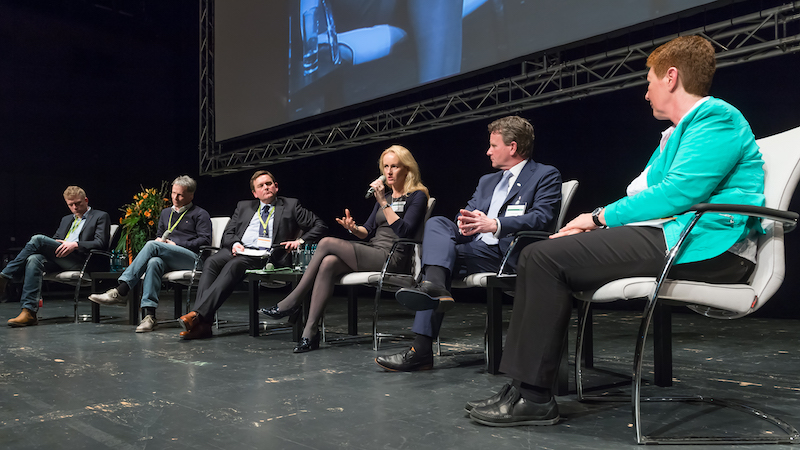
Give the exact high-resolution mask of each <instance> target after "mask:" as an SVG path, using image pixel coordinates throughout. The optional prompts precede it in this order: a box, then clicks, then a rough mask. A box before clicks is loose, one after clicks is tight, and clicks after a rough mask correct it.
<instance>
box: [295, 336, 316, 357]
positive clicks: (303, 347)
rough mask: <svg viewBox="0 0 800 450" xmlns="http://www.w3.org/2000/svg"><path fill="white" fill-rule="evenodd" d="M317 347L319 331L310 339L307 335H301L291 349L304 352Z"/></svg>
mask: <svg viewBox="0 0 800 450" xmlns="http://www.w3.org/2000/svg"><path fill="white" fill-rule="evenodd" d="M318 348H319V331H317V334H315V335H314V336H312V337H311V338H310V339H309V338H307V337H301V338H300V340H299V341H297V345H296V346H295V347H294V350H292V351H293V352H294V353H305V352H310V351H311V350H316V349H318Z"/></svg>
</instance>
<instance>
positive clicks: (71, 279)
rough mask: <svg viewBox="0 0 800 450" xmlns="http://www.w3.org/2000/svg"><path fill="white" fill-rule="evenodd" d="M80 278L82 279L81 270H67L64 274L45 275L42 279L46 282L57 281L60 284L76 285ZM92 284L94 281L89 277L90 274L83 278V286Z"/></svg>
mask: <svg viewBox="0 0 800 450" xmlns="http://www.w3.org/2000/svg"><path fill="white" fill-rule="evenodd" d="M80 277H81V271H80V270H65V271H63V272H48V273H45V274H44V276H43V277H42V279H43V280H45V281H56V282H58V283H66V284H72V285H74V284H75V283H77V282H78V280H79V279H80ZM91 282H92V279H91V278H90V277H89V274H88V273H87V274H84V276H83V284H84V285H87V284H89V283H91Z"/></svg>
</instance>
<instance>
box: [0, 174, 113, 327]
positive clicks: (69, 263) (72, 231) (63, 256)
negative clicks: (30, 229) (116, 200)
mask: <svg viewBox="0 0 800 450" xmlns="http://www.w3.org/2000/svg"><path fill="white" fill-rule="evenodd" d="M64 201H65V202H66V203H67V207H69V209H70V211H72V214H69V215H67V216H64V217H63V218H62V219H61V224H60V225H59V226H58V230H57V231H56V234H55V235H54V236H53V237H52V238H50V237H48V236H44V235H41V234H37V235H35V236H33V237H32V238H31V239H30V241H28V243H27V244H25V247H23V248H22V251H21V252H19V255H17V257H16V258H14V260H13V261H11V262H10V263H8V265H7V266H6V267H5V268H4V269H3V271H2V272H0V292H5V288H6V283H8V281H10V280H22V298H21V300H20V301H21V302H22V311H21V312H20V314H19V316H17V317H16V318H14V319H9V321H8V325H9V326H11V327H26V326H31V325H37V324H38V323H39V322H38V319H37V317H36V312H37V311H38V310H39V299H40V298H41V290H42V275H43V274H44V272H52V271H61V270H80V269H81V267H83V263H84V262H85V261H86V257H87V255H88V254H89V252H90V251H91V250H95V249H97V250H106V249H107V248H108V239H109V227H110V219H109V217H108V213H105V212H103V211H98V210H96V209H92V208H89V199H88V198H87V197H86V192H84V190H83V189H81V188H79V187H78V186H70V187H68V188H67V189H66V190H65V191H64Z"/></svg>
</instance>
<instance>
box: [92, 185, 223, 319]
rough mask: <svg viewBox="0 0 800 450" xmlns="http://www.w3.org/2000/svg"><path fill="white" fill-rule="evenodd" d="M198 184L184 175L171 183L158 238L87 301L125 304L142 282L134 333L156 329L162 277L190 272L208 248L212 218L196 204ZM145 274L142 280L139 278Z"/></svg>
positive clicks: (147, 244) (160, 221)
mask: <svg viewBox="0 0 800 450" xmlns="http://www.w3.org/2000/svg"><path fill="white" fill-rule="evenodd" d="M196 190H197V182H196V181H195V180H194V179H192V178H191V177H189V176H187V175H183V176H180V177H178V178H175V181H173V182H172V193H171V197H172V206H171V207H169V208H164V210H163V211H161V216H160V217H159V219H158V231H157V234H158V237H157V238H156V239H155V240H152V241H148V242H147V243H146V244H145V245H144V247H143V248H142V250H141V251H140V252H139V254H137V255H136V258H134V260H133V262H132V263H131V265H130V266H128V268H127V269H125V271H124V272H122V275H120V277H119V279H118V280H119V286H117V287H115V288H113V289H109V290H108V291H106V292H105V293H103V294H92V295H90V296H89V300H91V301H93V302H95V303H99V304H101V305H115V304H120V303H121V304H124V303H125V296H126V295H128V292H130V290H131V289H133V288H134V287H135V286H136V284H137V283H139V281H140V280H141V281H142V283H143V284H142V302H141V306H142V321H141V323H139V326H138V327H136V332H137V333H144V332H148V331H153V329H155V328H156V324H157V322H156V308H157V307H158V294H159V291H161V277H162V276H163V275H164V273H166V272H171V271H173V270H192V268H194V265H195V261H196V260H197V256H198V252H199V251H200V247H202V246H204V245H211V216H209V215H208V212H207V211H206V210H205V209H203V208H201V207H199V206H197V205H195V204H194V203H193V201H194V193H195V191H196ZM142 275H144V279H142Z"/></svg>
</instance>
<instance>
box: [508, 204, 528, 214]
mask: <svg viewBox="0 0 800 450" xmlns="http://www.w3.org/2000/svg"><path fill="white" fill-rule="evenodd" d="M526 205H527V203H523V204H521V205H508V208H506V217H517V216H521V215H523V214H525V206H526Z"/></svg>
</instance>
